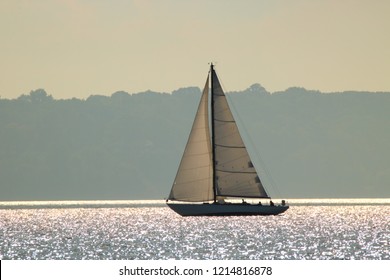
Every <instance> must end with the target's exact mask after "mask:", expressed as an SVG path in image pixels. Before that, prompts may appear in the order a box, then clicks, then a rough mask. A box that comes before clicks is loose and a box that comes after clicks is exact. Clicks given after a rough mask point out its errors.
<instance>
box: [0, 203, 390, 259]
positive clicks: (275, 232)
mask: <svg viewBox="0 0 390 280" xmlns="http://www.w3.org/2000/svg"><path fill="white" fill-rule="evenodd" d="M290 206H291V207H290V209H289V210H288V211H287V212H285V213H284V214H283V215H279V216H248V217H242V216H240V217H181V216H179V215H177V214H176V213H174V212H173V211H172V210H170V209H169V208H168V207H166V206H165V205H164V203H163V202H162V201H82V202H1V203H0V208H1V209H0V259H23V260H29V259H45V260H48V259H49V260H50V259H71V260H81V259H88V260H125V259H126V260H133V259H137V260H163V259H183V260H185V259H199V260H206V259H217V260H232V259H237V260H256V259H267V260H268V259H270V260H273V259H277V260H281V259H325V260H328V259H387V260H388V259H390V199H380V200H378V199H375V200H364V199H357V200H292V201H290Z"/></svg>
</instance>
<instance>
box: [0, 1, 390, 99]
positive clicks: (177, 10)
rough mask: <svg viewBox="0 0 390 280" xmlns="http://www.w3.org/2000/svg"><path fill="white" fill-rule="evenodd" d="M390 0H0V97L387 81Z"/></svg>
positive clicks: (386, 86)
mask: <svg viewBox="0 0 390 280" xmlns="http://www.w3.org/2000/svg"><path fill="white" fill-rule="evenodd" d="M389 15H390V1H388V0H294V1H288V0H285V1H282V0H280V1H279V0H272V1H271V0H253V1H252V0H244V1H238V0H237V1H229V0H212V1H210V0H206V1H203V0H197V1H185V0H161V1H157V0H156V1H151V0H139V1H130V0H111V1H108V0H34V1H31V0H0V38H1V41H0V96H1V97H2V98H15V97H18V96H19V95H21V94H25V93H29V92H30V91H31V90H33V89H37V88H44V89H46V91H47V92H48V93H49V94H51V95H53V97H54V98H57V99H60V98H71V97H79V98H85V97H88V96H89V95H91V94H103V95H111V94H112V93H113V92H115V91H118V90H124V91H127V92H129V93H135V92H140V91H145V90H148V89H150V90H154V91H162V92H171V91H172V90H175V89H178V88H180V87H186V86H199V87H202V86H203V84H204V82H205V78H206V75H207V71H208V62H210V61H214V62H217V67H216V69H217V71H218V73H219V74H220V76H221V80H222V83H223V86H224V88H225V90H227V91H233V90H242V89H245V88H247V87H248V86H250V85H251V84H253V83H257V82H258V83H261V84H262V85H263V86H264V87H265V88H266V89H267V90H269V91H271V92H273V91H278V90H285V89H286V88H288V87H291V86H301V87H305V88H307V89H318V90H321V91H324V92H329V91H343V90H368V91H390V78H389V77H390V16H389Z"/></svg>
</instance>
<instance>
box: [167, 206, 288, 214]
mask: <svg viewBox="0 0 390 280" xmlns="http://www.w3.org/2000/svg"><path fill="white" fill-rule="evenodd" d="M167 205H168V206H169V207H170V208H171V209H172V210H173V211H175V212H176V213H178V214H179V215H181V216H252V215H261V216H267V215H278V214H281V213H283V212H285V211H286V210H287V209H288V208H289V206H287V205H284V206H282V205H278V206H269V205H256V204H235V203H234V204H233V203H232V204H191V203H167Z"/></svg>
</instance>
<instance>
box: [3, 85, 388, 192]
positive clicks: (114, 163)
mask: <svg viewBox="0 0 390 280" xmlns="http://www.w3.org/2000/svg"><path fill="white" fill-rule="evenodd" d="M199 98H200V89H199V88H195V87H190V88H183V89H179V90H177V91H175V92H173V93H172V94H167V93H156V92H151V91H148V92H143V93H138V94H132V95H131V94H128V93H126V92H116V93H114V94H112V95H111V96H110V97H108V96H99V95H92V96H90V97H89V98H87V99H86V100H80V99H76V98H73V99H68V100H55V99H54V98H53V97H52V96H50V95H48V94H47V93H46V92H45V91H44V90H42V89H39V90H36V91H32V92H31V93H30V94H29V95H22V96H20V97H19V98H17V99H13V100H8V99H0V200H73V199H76V200H79V199H80V200H84V199H161V198H164V197H166V196H167V195H168V193H169V190H170V188H171V184H172V182H173V179H174V177H175V175H176V171H177V167H178V164H179V161H180V159H181V155H182V152H183V149H184V146H185V144H186V141H187V136H188V134H189V131H190V129H191V125H192V121H193V118H194V114H195V111H196V109H197V106H198V101H199ZM228 99H229V101H231V104H233V105H231V107H232V109H233V113H234V114H235V116H236V120H237V122H238V125H239V128H240V131H241V133H242V135H243V138H244V141H245V142H246V144H247V146H248V149H249V150H250V152H252V154H253V156H252V161H253V163H254V164H255V166H256V167H257V169H258V171H259V173H260V177H261V178H262V180H263V182H264V185H265V186H266V188H267V190H268V191H269V193H270V194H271V196H275V197H285V198H338V197H341V198H344V197H351V198H358V197H390V129H389V125H390V92H387V93H372V92H342V93H326V94H325V93H321V92H318V91H308V90H305V89H303V88H289V89H287V90H286V91H283V92H275V93H273V94H270V93H269V92H267V91H266V90H265V89H264V88H263V87H261V86H260V85H259V84H254V85H252V86H251V87H249V88H248V89H246V90H244V91H242V92H234V93H230V94H228Z"/></svg>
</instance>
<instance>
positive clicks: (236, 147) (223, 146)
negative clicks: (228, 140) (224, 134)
mask: <svg viewBox="0 0 390 280" xmlns="http://www.w3.org/2000/svg"><path fill="white" fill-rule="evenodd" d="M215 146H218V147H222V148H234V149H244V148H245V146H227V145H221V144H215Z"/></svg>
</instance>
